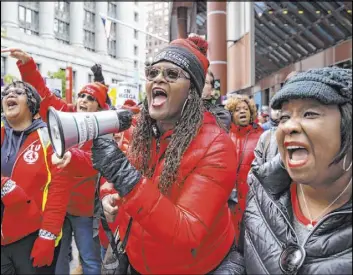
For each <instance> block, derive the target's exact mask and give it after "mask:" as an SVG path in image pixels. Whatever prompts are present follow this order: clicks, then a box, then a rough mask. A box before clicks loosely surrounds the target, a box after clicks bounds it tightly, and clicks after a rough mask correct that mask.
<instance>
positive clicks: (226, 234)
mask: <svg viewBox="0 0 353 275" xmlns="http://www.w3.org/2000/svg"><path fill="white" fill-rule="evenodd" d="M171 135H172V131H168V132H166V133H164V134H163V136H161V137H160V138H159V144H160V145H159V151H157V140H156V139H153V140H152V156H151V165H156V168H155V173H154V175H153V176H152V178H146V177H143V178H142V179H141V180H140V182H139V183H138V184H137V185H136V186H135V188H134V189H133V190H132V191H131V192H130V193H129V194H128V195H127V196H125V197H124V198H123V199H122V200H121V201H120V203H119V212H118V216H117V219H118V224H119V231H120V234H121V238H124V236H125V232H126V229H127V224H128V221H129V218H130V217H132V218H133V222H132V227H131V232H130V236H129V240H128V244H127V248H126V251H127V254H128V256H129V261H130V262H131V264H132V266H133V267H134V269H136V270H137V271H138V272H139V273H141V274H206V273H208V272H210V271H211V270H213V269H214V268H216V267H217V266H218V265H219V264H220V263H221V261H222V260H223V259H224V257H225V256H226V254H227V253H228V251H229V249H230V247H231V245H232V243H233V241H234V237H235V235H234V226H233V224H232V218H231V213H230V211H229V208H228V204H227V200H228V197H229V195H230V193H231V191H232V188H233V186H234V181H235V175H236V174H235V168H236V163H237V159H236V156H235V153H234V145H233V143H232V141H231V139H230V138H229V136H228V135H227V133H225V132H224V131H223V130H221V129H220V128H219V127H218V126H217V125H216V121H215V118H214V117H213V115H211V114H210V113H205V115H204V122H203V125H202V126H201V128H200V130H199V132H198V134H197V136H196V137H195V138H194V140H193V141H192V142H191V144H190V145H189V147H188V149H187V150H186V151H185V153H184V155H183V157H182V160H181V162H180V166H179V173H178V175H177V180H176V182H175V183H174V184H173V185H172V187H171V190H170V195H168V196H165V195H163V194H162V193H161V192H160V190H159V189H158V182H159V176H160V175H161V172H162V169H163V166H164V161H165V159H164V158H163V157H162V156H163V155H164V153H165V151H166V149H167V146H168V143H169V139H170V137H171ZM160 158H161V159H160Z"/></svg>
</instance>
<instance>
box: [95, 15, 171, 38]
mask: <svg viewBox="0 0 353 275" xmlns="http://www.w3.org/2000/svg"><path fill="white" fill-rule="evenodd" d="M100 16H101V17H102V18H105V19H108V20H111V21H113V22H116V23H118V24H121V25H123V26H126V27H128V28H131V29H134V30H137V31H139V32H142V33H144V34H147V35H149V36H152V37H154V38H157V39H158V40H161V41H164V42H168V43H169V40H167V39H165V38H162V37H159V36H157V35H154V34H152V33H149V32H146V31H144V30H141V29H138V28H135V27H134V26H132V25H130V24H126V23H124V22H123V21H120V20H118V19H115V18H113V17H110V16H108V15H104V14H102V13H101V14H100Z"/></svg>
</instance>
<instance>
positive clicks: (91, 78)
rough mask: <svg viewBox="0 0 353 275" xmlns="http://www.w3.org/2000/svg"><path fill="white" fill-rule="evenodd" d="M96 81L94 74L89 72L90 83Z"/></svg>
mask: <svg viewBox="0 0 353 275" xmlns="http://www.w3.org/2000/svg"><path fill="white" fill-rule="evenodd" d="M93 81H94V77H93V74H88V83H92V82H93Z"/></svg>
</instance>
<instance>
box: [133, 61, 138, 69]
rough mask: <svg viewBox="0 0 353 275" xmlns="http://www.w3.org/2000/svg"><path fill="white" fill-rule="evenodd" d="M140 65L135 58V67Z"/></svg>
mask: <svg viewBox="0 0 353 275" xmlns="http://www.w3.org/2000/svg"><path fill="white" fill-rule="evenodd" d="M138 66H139V62H138V61H137V60H134V68H135V69H138Z"/></svg>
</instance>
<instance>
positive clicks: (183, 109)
mask: <svg viewBox="0 0 353 275" xmlns="http://www.w3.org/2000/svg"><path fill="white" fill-rule="evenodd" d="M189 99H191V96H190V95H189V96H188V97H187V99H186V100H185V102H184V105H183V108H182V109H181V116H180V117H182V116H183V113H184V111H185V107H186V104H187V103H188V101H189Z"/></svg>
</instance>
